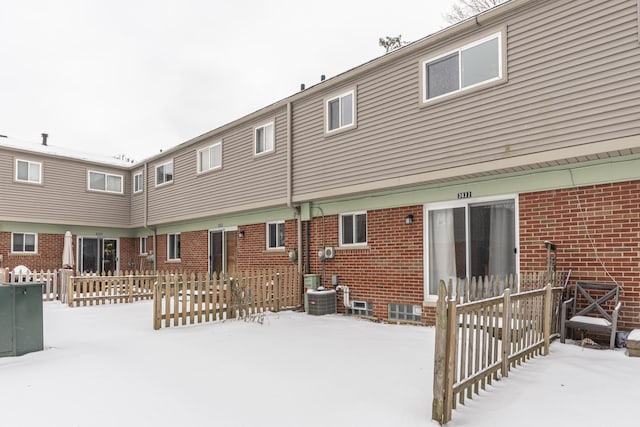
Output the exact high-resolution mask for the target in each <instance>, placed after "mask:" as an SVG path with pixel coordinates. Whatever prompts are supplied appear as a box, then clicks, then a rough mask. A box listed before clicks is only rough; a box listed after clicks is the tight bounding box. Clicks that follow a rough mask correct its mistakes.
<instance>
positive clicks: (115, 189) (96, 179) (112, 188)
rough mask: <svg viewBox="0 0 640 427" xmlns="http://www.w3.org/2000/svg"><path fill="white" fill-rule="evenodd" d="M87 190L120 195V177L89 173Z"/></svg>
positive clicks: (102, 173)
mask: <svg viewBox="0 0 640 427" xmlns="http://www.w3.org/2000/svg"><path fill="white" fill-rule="evenodd" d="M89 190H94V191H106V192H108V193H122V175H114V174H110V173H104V172H95V171H89Z"/></svg>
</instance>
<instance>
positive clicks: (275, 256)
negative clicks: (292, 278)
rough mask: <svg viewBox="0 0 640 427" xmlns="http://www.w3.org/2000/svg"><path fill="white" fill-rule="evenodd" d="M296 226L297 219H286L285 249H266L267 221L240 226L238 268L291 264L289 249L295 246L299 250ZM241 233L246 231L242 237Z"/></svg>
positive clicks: (285, 265) (246, 268)
mask: <svg viewBox="0 0 640 427" xmlns="http://www.w3.org/2000/svg"><path fill="white" fill-rule="evenodd" d="M296 226H297V222H296V220H290V221H285V223H284V241H285V249H269V250H267V249H266V247H267V226H266V224H265V223H261V224H252V225H245V226H242V227H238V270H239V271H242V270H250V269H259V268H269V267H278V266H284V267H289V266H291V265H292V264H293V263H292V262H291V260H290V259H289V255H288V251H289V250H291V249H294V248H295V249H296V250H297V245H298V232H297V228H296ZM240 233H244V237H240ZM298 255H299V254H298Z"/></svg>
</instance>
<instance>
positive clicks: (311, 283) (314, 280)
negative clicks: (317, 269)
mask: <svg viewBox="0 0 640 427" xmlns="http://www.w3.org/2000/svg"><path fill="white" fill-rule="evenodd" d="M319 287H320V275H319V274H305V275H304V311H305V313H308V312H309V297H307V291H315V290H317V289H318V288H319Z"/></svg>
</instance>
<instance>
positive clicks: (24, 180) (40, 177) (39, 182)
mask: <svg viewBox="0 0 640 427" xmlns="http://www.w3.org/2000/svg"><path fill="white" fill-rule="evenodd" d="M18 162H23V163H26V164H27V179H20V178H19V177H18ZM13 164H14V168H15V173H14V179H15V182H20V183H24V184H36V185H37V184H40V185H41V184H42V175H43V167H42V162H38V161H35V160H27V159H19V158H16V159H15V162H14V163H13ZM32 164H34V165H38V167H39V171H38V180H37V181H34V180H32V179H29V175H30V171H31V165H32Z"/></svg>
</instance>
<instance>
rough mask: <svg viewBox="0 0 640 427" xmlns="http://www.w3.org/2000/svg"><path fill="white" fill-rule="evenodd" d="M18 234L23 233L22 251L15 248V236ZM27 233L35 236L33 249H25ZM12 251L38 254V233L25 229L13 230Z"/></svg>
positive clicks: (22, 253)
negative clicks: (24, 230) (25, 230)
mask: <svg viewBox="0 0 640 427" xmlns="http://www.w3.org/2000/svg"><path fill="white" fill-rule="evenodd" d="M16 234H22V250H21V251H15V250H14V237H15V235H16ZM27 235H30V236H33V251H27V250H25V247H26V236H27ZM11 253H12V254H20V255H37V254H38V233H31V232H23V231H16V232H11Z"/></svg>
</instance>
